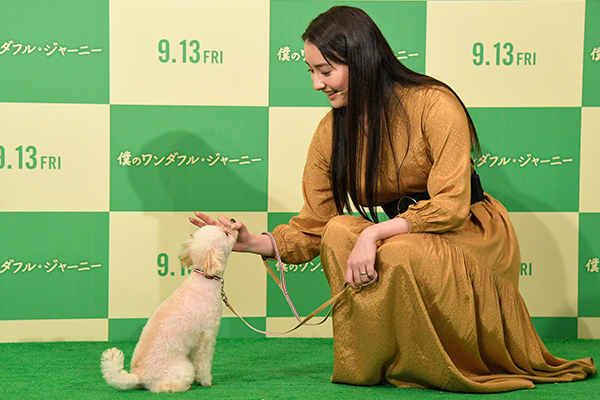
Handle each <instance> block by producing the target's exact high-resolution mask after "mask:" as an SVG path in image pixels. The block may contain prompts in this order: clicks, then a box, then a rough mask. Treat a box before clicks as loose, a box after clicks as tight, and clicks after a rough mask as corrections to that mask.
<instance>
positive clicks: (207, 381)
mask: <svg viewBox="0 0 600 400" xmlns="http://www.w3.org/2000/svg"><path fill="white" fill-rule="evenodd" d="M196 382H197V383H198V385H200V386H212V385H213V383H212V377H211V376H210V374H209V375H208V376H199V377H197V378H196Z"/></svg>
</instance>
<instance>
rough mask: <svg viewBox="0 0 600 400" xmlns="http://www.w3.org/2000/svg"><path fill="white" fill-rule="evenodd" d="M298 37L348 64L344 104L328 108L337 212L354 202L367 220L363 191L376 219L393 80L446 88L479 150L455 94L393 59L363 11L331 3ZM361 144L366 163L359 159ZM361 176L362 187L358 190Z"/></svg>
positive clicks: (393, 109) (394, 109) (393, 98)
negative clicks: (360, 200)
mask: <svg viewBox="0 0 600 400" xmlns="http://www.w3.org/2000/svg"><path fill="white" fill-rule="evenodd" d="M302 40H304V41H309V42H310V43H312V44H314V45H315V46H316V47H317V48H318V49H319V51H320V52H321V54H322V55H323V57H324V58H325V59H326V60H327V61H328V62H331V61H333V62H335V63H339V64H346V65H348V75H349V76H348V88H349V90H348V94H347V98H348V104H347V106H346V107H342V108H338V109H333V151H332V157H331V167H330V179H331V187H332V190H333V196H334V199H335V205H336V208H337V211H338V213H340V214H343V213H344V210H348V211H349V212H352V205H354V207H355V208H356V209H357V210H358V212H359V213H360V215H362V216H363V217H364V218H367V219H369V217H367V214H366V212H365V210H364V208H363V207H361V206H360V205H359V193H361V190H362V192H363V193H365V194H366V202H367V206H366V208H367V209H368V211H369V215H370V216H371V219H372V220H373V221H375V222H378V218H377V212H376V206H377V198H376V197H377V196H376V194H377V181H378V176H379V173H380V168H381V165H380V164H381V158H382V156H383V143H384V142H385V141H388V142H389V144H390V145H392V146H393V143H392V137H391V134H390V126H391V125H390V124H391V123H392V121H393V119H394V115H393V114H394V113H397V112H398V110H401V112H404V108H403V107H402V103H401V101H400V99H399V98H398V96H397V95H396V92H395V89H394V86H395V85H396V84H400V85H402V86H404V87H412V86H421V85H428V86H442V87H445V88H447V89H449V90H450V91H451V92H452V93H454V95H455V96H456V98H457V99H458V100H459V101H460V104H461V105H462V106H463V108H464V110H465V113H466V116H467V119H468V123H469V130H470V131H471V142H472V144H473V148H474V149H475V151H476V152H479V151H480V149H479V140H478V138H477V132H476V131H475V126H474V124H473V121H472V120H471V116H470V115H469V112H468V111H467V108H466V107H465V105H464V104H463V102H462V101H461V100H460V98H459V97H458V95H456V93H455V92H454V91H453V90H452V89H451V88H450V87H449V86H448V85H446V84H445V83H443V82H440V81H438V80H436V79H434V78H432V77H429V76H427V75H423V74H419V73H417V72H414V71H412V70H410V69H408V68H407V67H405V66H404V65H403V64H402V63H401V62H400V61H399V60H398V59H397V58H396V55H395V54H394V52H393V50H392V49H391V47H390V45H389V43H388V42H387V40H386V39H385V38H384V37H383V34H382V33H381V31H380V30H379V28H378V27H377V25H376V24H375V22H373V20H372V19H371V17H369V16H368V15H367V14H366V13H365V12H364V11H363V10H361V9H359V8H355V7H348V6H335V7H332V8H330V9H329V10H328V11H326V12H324V13H322V14H320V15H319V16H317V17H316V18H315V19H314V20H313V21H312V22H311V23H310V25H309V26H308V28H307V29H306V31H305V32H304V34H303V35H302ZM390 105H397V106H395V107H390ZM404 114H405V112H404ZM405 115H406V114H405ZM407 121H408V120H407ZM407 140H408V138H407ZM365 141H366V143H365ZM365 145H366V154H365V157H366V160H367V161H368V162H367V163H364V160H363V158H362V155H363V149H364V148H365ZM392 154H393V151H392ZM394 162H395V163H396V165H399V164H398V160H395V159H394ZM363 166H364V171H363V170H362V169H363ZM398 172H399V171H398ZM363 179H364V184H365V187H364V188H361V182H363Z"/></svg>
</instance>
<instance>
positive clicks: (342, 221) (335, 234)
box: [322, 214, 362, 243]
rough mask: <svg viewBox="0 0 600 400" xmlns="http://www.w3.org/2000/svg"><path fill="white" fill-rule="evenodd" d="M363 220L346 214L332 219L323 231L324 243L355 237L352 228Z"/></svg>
mask: <svg viewBox="0 0 600 400" xmlns="http://www.w3.org/2000/svg"><path fill="white" fill-rule="evenodd" d="M361 219H362V218H358V217H355V216H352V215H345V214H344V215H337V216H335V217H333V218H331V219H330V220H329V222H328V223H327V225H325V228H324V230H323V237H322V242H323V243H328V242H329V241H330V240H335V241H338V240H340V239H342V238H344V237H347V236H349V235H353V229H351V228H352V227H355V226H356V225H357V223H360V220H361ZM354 235H355V234H354Z"/></svg>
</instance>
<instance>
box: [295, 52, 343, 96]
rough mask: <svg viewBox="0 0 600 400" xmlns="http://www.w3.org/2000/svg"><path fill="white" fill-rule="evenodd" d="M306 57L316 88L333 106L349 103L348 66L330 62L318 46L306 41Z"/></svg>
mask: <svg viewBox="0 0 600 400" xmlns="http://www.w3.org/2000/svg"><path fill="white" fill-rule="evenodd" d="M304 57H305V58H306V64H307V65H308V70H309V71H310V77H311V79H312V82H313V87H314V88H315V90H320V91H322V92H323V93H325V94H326V95H327V98H328V99H329V101H330V102H331V107H333V108H341V107H345V106H346V105H347V104H348V66H347V65H346V64H338V63H335V62H333V61H330V62H329V63H328V62H327V60H325V57H323V55H322V54H321V52H320V51H319V49H317V46H315V45H314V44H312V43H311V42H309V41H308V40H307V41H306V42H304Z"/></svg>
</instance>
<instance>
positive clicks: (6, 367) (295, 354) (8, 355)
mask: <svg viewBox="0 0 600 400" xmlns="http://www.w3.org/2000/svg"><path fill="white" fill-rule="evenodd" d="M546 344H547V345H548V347H549V349H550V350H551V351H552V352H553V353H554V354H555V355H557V356H560V357H565V358H570V359H573V358H582V357H588V356H591V357H594V358H595V359H600V340H575V339H566V340H565V339H563V340H558V339H551V340H550V339H549V340H546ZM112 346H117V347H119V348H121V349H122V350H123V351H124V353H125V355H126V366H128V365H129V361H130V359H131V354H132V352H133V348H134V346H135V343H134V342H112V343H108V342H76V343H73V342H67V343H6V344H0V399H3V400H4V399H11V400H29V399H48V400H53V399H61V400H65V399H75V400H87V399H128V400H129V399H132V400H133V399H142V398H143V399H167V398H168V399H175V398H177V399H265V400H270V399H364V398H368V399H408V400H413V399H415V400H416V399H419V400H421V399H425V400H427V399H453V400H460V399H473V398H475V397H478V398H481V397H484V398H485V399H486V400H492V399H493V400H496V399H502V400H505V399H570V400H579V399H582V400H583V399H586V400H587V399H598V398H600V378H598V377H597V376H596V377H593V378H591V379H589V380H587V381H584V382H575V383H563V384H545V385H538V386H537V387H536V388H535V389H533V390H521V391H516V392H510V393H502V394H489V395H473V394H456V393H448V392H442V391H436V390H427V389H397V388H394V387H391V386H389V385H387V386H374V387H355V386H347V385H339V384H332V383H330V382H329V376H330V373H331V369H332V366H333V362H332V355H333V343H332V340H331V339H291V338H287V339H266V338H261V339H219V341H218V343H217V349H216V352H215V357H214V360H213V383H214V386H212V387H198V386H194V387H193V388H192V389H191V390H190V391H188V392H185V393H175V394H154V393H149V392H147V391H142V390H132V391H128V392H120V391H118V390H115V389H113V388H112V387H109V386H108V385H107V384H106V383H105V382H104V380H103V379H102V375H101V374H100V361H99V360H100V354H101V353H102V351H103V350H104V349H106V348H108V347H112Z"/></svg>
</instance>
